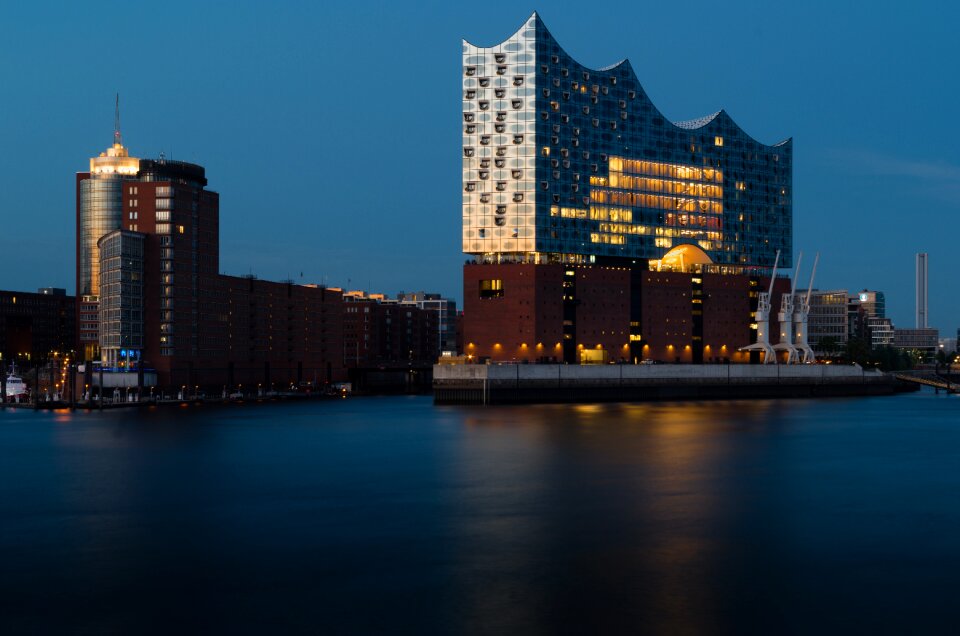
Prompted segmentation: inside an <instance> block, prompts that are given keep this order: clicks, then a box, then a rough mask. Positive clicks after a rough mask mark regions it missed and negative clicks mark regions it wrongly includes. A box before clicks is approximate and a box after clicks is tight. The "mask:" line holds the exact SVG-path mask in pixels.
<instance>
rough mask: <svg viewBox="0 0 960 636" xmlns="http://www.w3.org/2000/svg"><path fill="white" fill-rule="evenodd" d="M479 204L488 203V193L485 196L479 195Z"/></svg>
mask: <svg viewBox="0 0 960 636" xmlns="http://www.w3.org/2000/svg"><path fill="white" fill-rule="evenodd" d="M480 203H490V194H489V193H487V194H481V195H480Z"/></svg>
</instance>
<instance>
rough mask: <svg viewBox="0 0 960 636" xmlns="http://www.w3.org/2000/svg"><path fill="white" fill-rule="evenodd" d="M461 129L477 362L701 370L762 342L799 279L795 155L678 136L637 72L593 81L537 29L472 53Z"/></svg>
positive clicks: (620, 70)
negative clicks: (763, 323)
mask: <svg viewBox="0 0 960 636" xmlns="http://www.w3.org/2000/svg"><path fill="white" fill-rule="evenodd" d="M462 117H463V120H462V122H461V125H462V133H463V147H462V158H463V175H462V178H463V183H462V190H463V209H462V218H463V234H462V247H463V251H464V252H465V253H466V254H468V255H470V257H471V259H472V262H471V263H468V264H467V265H466V266H465V268H464V322H463V329H464V335H463V338H464V347H465V348H466V349H465V353H467V354H468V355H470V356H471V357H475V358H487V357H489V358H492V359H526V360H541V359H556V360H563V361H566V362H578V361H587V362H594V361H602V360H607V361H612V360H629V361H633V362H637V361H639V360H641V359H647V358H653V359H663V360H669V361H676V360H681V361H691V362H703V361H709V360H713V359H735V358H737V357H738V356H735V355H734V353H735V351H736V349H737V348H739V347H740V346H744V345H747V344H750V343H751V342H753V341H755V340H756V331H757V326H756V323H755V321H754V320H753V319H752V318H751V312H752V311H755V310H756V306H757V300H758V295H759V293H760V291H761V290H763V291H767V289H768V288H767V287H766V283H765V281H768V280H769V279H770V276H771V274H772V268H773V266H774V264H775V262H776V263H777V264H778V265H779V266H780V267H783V268H789V267H790V266H791V265H792V250H793V245H792V190H791V188H792V141H791V140H789V139H788V140H786V141H782V142H780V143H777V144H774V145H765V144H761V143H759V142H757V141H755V140H754V139H753V138H752V137H750V136H749V135H747V134H746V133H745V132H744V131H743V130H742V129H741V128H740V127H739V126H738V125H737V124H736V123H735V122H734V121H733V119H731V117H730V116H729V115H728V114H727V113H726V112H725V111H719V112H716V113H714V114H712V115H709V116H707V117H702V118H699V119H694V120H689V121H679V122H671V121H669V120H667V119H666V118H665V117H664V116H663V114H662V113H660V112H659V111H658V110H657V108H656V107H655V106H654V105H653V103H652V102H651V101H650V99H649V98H648V97H647V95H646V93H645V92H644V90H643V87H642V86H641V85H640V83H639V81H638V80H637V76H636V75H635V74H634V71H633V69H632V67H631V66H630V63H629V62H627V61H623V62H621V63H619V64H617V65H615V66H612V67H608V68H605V69H599V70H597V69H589V68H587V67H584V66H582V65H581V64H579V63H577V62H576V61H575V60H574V59H573V58H572V57H571V56H570V55H569V54H567V53H566V52H565V51H564V50H563V49H562V48H561V47H560V46H559V44H558V43H557V41H556V40H555V39H554V38H553V36H552V35H551V34H550V33H549V31H548V30H547V29H546V27H545V26H544V24H543V22H542V21H541V20H540V18H539V16H538V15H536V14H534V15H532V16H531V17H530V18H529V19H528V20H527V21H526V22H525V23H524V25H523V26H522V27H521V28H520V29H519V30H518V31H517V32H516V33H515V34H514V35H513V36H511V37H510V38H508V39H507V40H505V41H504V42H501V43H500V44H497V45H494V46H490V47H478V46H475V45H473V44H471V43H469V42H466V41H465V42H464V43H463V109H462ZM778 254H779V257H778ZM778 280H780V281H785V279H778ZM786 283H787V288H789V282H788V281H786ZM782 291H783V282H780V283H778V284H777V286H776V288H775V290H774V295H775V298H774V302H775V303H779V298H780V296H779V295H780V294H781V293H782ZM655 299H659V300H655ZM667 307H669V308H670V309H669V310H667V309H666V308H667ZM778 308H779V305H777V306H776V307H774V311H773V313H774V316H775V314H776V311H777V309H778ZM538 348H539V349H540V350H538ZM721 348H722V349H723V352H722V353H721V352H720V349H721ZM757 355H758V354H754V358H756V357H757Z"/></svg>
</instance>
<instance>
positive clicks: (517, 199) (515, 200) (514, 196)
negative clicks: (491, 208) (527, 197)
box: [513, 192, 523, 203]
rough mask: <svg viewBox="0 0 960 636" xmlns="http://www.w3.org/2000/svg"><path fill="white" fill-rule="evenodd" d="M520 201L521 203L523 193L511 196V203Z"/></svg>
mask: <svg viewBox="0 0 960 636" xmlns="http://www.w3.org/2000/svg"><path fill="white" fill-rule="evenodd" d="M521 201H523V193H522V192H517V193H515V194H514V195H513V202H514V203H520V202H521Z"/></svg>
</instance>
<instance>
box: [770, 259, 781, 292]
mask: <svg viewBox="0 0 960 636" xmlns="http://www.w3.org/2000/svg"><path fill="white" fill-rule="evenodd" d="M779 262H780V250H777V257H776V258H774V259H773V271H772V272H770V290H769V291H768V292H767V298H772V297H773V281H775V280H776V279H777V264H778V263H779Z"/></svg>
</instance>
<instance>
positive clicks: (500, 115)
mask: <svg viewBox="0 0 960 636" xmlns="http://www.w3.org/2000/svg"><path fill="white" fill-rule="evenodd" d="M497 121H507V113H505V112H503V111H500V112H498V113H497Z"/></svg>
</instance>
